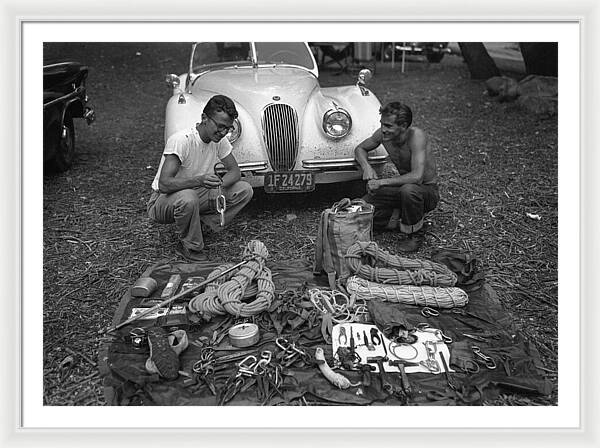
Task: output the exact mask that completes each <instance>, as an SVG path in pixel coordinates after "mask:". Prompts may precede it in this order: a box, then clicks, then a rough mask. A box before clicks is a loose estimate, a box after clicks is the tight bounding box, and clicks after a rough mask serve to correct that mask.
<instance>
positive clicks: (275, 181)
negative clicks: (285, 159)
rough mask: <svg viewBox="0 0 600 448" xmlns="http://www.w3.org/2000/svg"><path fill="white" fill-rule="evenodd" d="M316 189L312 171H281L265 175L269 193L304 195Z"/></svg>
mask: <svg viewBox="0 0 600 448" xmlns="http://www.w3.org/2000/svg"><path fill="white" fill-rule="evenodd" d="M314 189H315V176H314V173H313V172H312V171H280V172H277V173H266V174H265V191H266V192H267V193H303V192H307V191H313V190H314Z"/></svg>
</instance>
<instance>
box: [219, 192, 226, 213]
mask: <svg viewBox="0 0 600 448" xmlns="http://www.w3.org/2000/svg"><path fill="white" fill-rule="evenodd" d="M225 210H227V202H226V201H225V195H223V194H220V195H219V196H217V213H225Z"/></svg>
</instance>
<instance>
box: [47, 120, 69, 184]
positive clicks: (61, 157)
mask: <svg viewBox="0 0 600 448" xmlns="http://www.w3.org/2000/svg"><path fill="white" fill-rule="evenodd" d="M74 158H75V126H74V125H73V118H72V117H71V115H70V114H69V113H68V112H67V114H66V115H65V118H64V121H63V128H62V129H61V131H60V137H59V139H58V144H57V146H56V151H55V152H54V158H53V159H52V160H51V161H50V163H49V168H50V170H51V171H53V172H55V173H62V172H63V171H67V170H68V169H69V168H71V165H72V164H73V159H74Z"/></svg>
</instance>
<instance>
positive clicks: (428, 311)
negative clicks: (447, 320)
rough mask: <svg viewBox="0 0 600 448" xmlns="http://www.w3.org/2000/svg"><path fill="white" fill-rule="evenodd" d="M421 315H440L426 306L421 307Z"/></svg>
mask: <svg viewBox="0 0 600 448" xmlns="http://www.w3.org/2000/svg"><path fill="white" fill-rule="evenodd" d="M421 315H422V316H423V317H437V316H439V315H440V312H439V311H438V310H434V309H433V308H430V307H428V306H424V307H423V308H421Z"/></svg>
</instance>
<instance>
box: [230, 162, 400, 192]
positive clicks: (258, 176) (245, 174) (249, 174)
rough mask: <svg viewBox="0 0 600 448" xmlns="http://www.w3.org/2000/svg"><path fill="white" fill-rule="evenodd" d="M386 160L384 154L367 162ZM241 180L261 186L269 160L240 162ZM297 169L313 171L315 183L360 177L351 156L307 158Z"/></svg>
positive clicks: (357, 167)
mask: <svg viewBox="0 0 600 448" xmlns="http://www.w3.org/2000/svg"><path fill="white" fill-rule="evenodd" d="M387 161H388V157H387V156H386V155H377V156H370V157H369V163H370V164H371V165H373V166H375V167H377V166H383V165H384V164H385V163H386V162H387ZM239 167H240V171H241V172H242V180H244V181H246V182H248V183H249V184H250V185H252V187H255V188H256V187H263V186H264V179H265V177H264V176H265V173H267V172H269V171H270V167H269V162H268V161H266V160H264V161H258V162H241V163H239ZM296 169H297V170H308V171H313V172H314V173H315V183H317V184H330V183H337V182H348V181H352V180H357V179H360V178H361V177H362V174H361V170H360V166H359V164H358V162H357V161H356V160H355V159H354V158H352V157H346V158H337V159H308V160H302V161H301V162H298V163H296Z"/></svg>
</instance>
